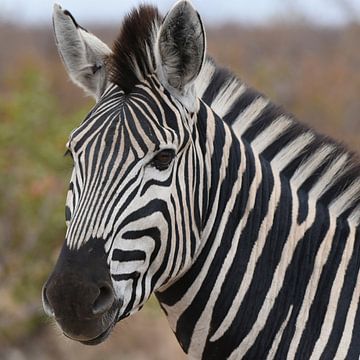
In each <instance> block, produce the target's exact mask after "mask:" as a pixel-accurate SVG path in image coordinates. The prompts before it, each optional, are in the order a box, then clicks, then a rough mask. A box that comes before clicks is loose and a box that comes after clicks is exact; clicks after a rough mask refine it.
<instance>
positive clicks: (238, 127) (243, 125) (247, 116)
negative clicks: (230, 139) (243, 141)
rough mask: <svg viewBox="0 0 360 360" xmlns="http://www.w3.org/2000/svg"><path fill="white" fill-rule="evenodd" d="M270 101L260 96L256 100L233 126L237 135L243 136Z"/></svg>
mask: <svg viewBox="0 0 360 360" xmlns="http://www.w3.org/2000/svg"><path fill="white" fill-rule="evenodd" d="M268 103H269V100H268V99H265V98H263V97H260V98H258V99H256V100H254V101H253V102H252V103H251V104H250V105H249V106H248V107H247V108H246V109H245V110H244V111H243V112H242V113H241V114H240V115H239V116H238V117H237V118H236V120H235V121H234V124H233V125H232V128H233V130H234V132H235V133H236V134H237V136H242V135H243V134H244V133H245V131H246V130H247V129H248V128H249V127H250V126H251V124H252V123H253V122H254V121H255V120H256V119H257V118H258V116H259V115H260V114H261V113H262V112H263V110H264V109H265V107H266V105H267V104H268Z"/></svg>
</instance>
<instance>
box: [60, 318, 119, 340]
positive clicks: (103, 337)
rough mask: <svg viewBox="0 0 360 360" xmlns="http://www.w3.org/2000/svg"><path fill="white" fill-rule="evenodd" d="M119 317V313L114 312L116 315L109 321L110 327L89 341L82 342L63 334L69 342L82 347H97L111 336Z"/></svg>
mask: <svg viewBox="0 0 360 360" xmlns="http://www.w3.org/2000/svg"><path fill="white" fill-rule="evenodd" d="M118 315H119V311H117V312H116V315H115V316H114V319H113V320H112V321H111V323H110V325H109V326H108V328H107V329H106V330H104V331H103V332H102V333H101V334H100V335H98V336H96V337H94V338H92V339H90V340H84V339H76V338H74V337H72V336H69V335H67V334H66V333H65V332H63V334H64V335H65V336H66V337H67V338H69V339H70V340H74V341H78V342H79V343H81V344H83V345H98V344H101V343H102V342H104V341H105V340H106V339H107V338H108V337H109V335H110V334H111V332H112V330H113V328H114V327H115V325H116V323H117V318H118Z"/></svg>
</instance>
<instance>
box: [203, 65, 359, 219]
mask: <svg viewBox="0 0 360 360" xmlns="http://www.w3.org/2000/svg"><path fill="white" fill-rule="evenodd" d="M196 92H197V95H198V96H199V97H200V98H202V100H203V101H204V102H205V103H206V104H208V105H209V106H210V107H211V108H212V109H213V111H214V112H215V113H217V114H218V115H219V116H220V117H221V118H222V119H223V120H224V121H225V122H226V123H228V124H229V125H230V126H231V127H232V129H233V131H234V132H235V134H236V135H237V136H238V137H239V138H241V139H242V140H243V141H244V142H246V143H248V144H249V145H250V147H251V148H252V149H253V150H254V151H255V152H256V153H258V154H259V155H260V156H261V157H262V158H264V159H266V161H268V162H269V163H270V165H271V167H272V168H273V169H274V170H278V171H279V172H280V173H281V175H283V176H285V177H286V178H288V179H289V180H290V182H291V183H293V184H295V187H296V188H297V190H298V191H303V192H304V193H306V194H309V195H308V196H309V197H310V196H313V197H314V198H315V200H317V201H319V202H320V203H322V204H324V205H325V206H327V207H329V209H330V211H331V212H332V213H334V214H335V215H337V216H340V215H342V216H344V217H349V219H350V220H351V221H352V222H354V223H355V224H359V223H360V160H359V157H358V155H356V154H355V153H353V152H351V151H349V150H348V149H347V148H346V146H344V145H343V144H341V143H339V142H337V141H335V140H333V139H331V138H328V137H326V136H324V135H321V134H319V133H317V132H316V131H315V130H313V129H311V128H310V127H308V126H306V125H304V124H302V123H301V122H300V121H298V120H297V119H296V118H295V117H294V116H293V115H291V114H289V113H287V112H286V111H285V110H284V109H283V108H281V107H280V106H278V105H276V104H274V103H273V102H271V101H270V100H269V99H268V98H267V97H266V96H264V95H263V94H261V93H260V92H258V91H256V90H254V89H252V88H251V87H248V86H247V85H246V84H245V83H243V82H242V81H240V80H239V79H238V78H237V77H236V76H235V75H234V74H233V73H231V72H230V71H229V70H227V69H225V68H221V67H219V66H217V65H216V64H215V62H214V61H213V60H212V59H211V58H208V59H207V61H206V63H205V65H204V67H203V69H202V72H201V73H200V75H199V78H198V80H197V83H196Z"/></svg>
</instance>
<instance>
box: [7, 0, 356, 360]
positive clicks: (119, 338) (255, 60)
mask: <svg viewBox="0 0 360 360" xmlns="http://www.w3.org/2000/svg"><path fill="white" fill-rule="evenodd" d="M139 2H140V1H125V0H123V1H121V2H120V1H118V0H104V1H101V2H92V1H89V0H86V1H85V0H77V1H76V2H74V1H70V0H66V1H65V0H64V1H63V2H62V5H63V7H66V8H68V9H69V10H71V11H72V13H73V15H74V16H75V17H76V18H77V20H78V21H79V22H80V23H81V24H82V25H83V26H85V27H86V28H88V29H90V30H91V31H92V32H94V33H95V34H97V35H98V36H99V37H101V38H102V39H103V40H105V41H106V42H107V43H108V44H110V45H111V43H112V41H113V40H114V38H115V37H116V34H117V32H118V29H119V26H120V23H121V19H122V17H123V16H124V15H125V14H126V13H127V12H128V11H129V10H130V9H131V8H132V7H133V6H135V5H137V3H139ZM141 2H142V1H141ZM152 2H153V3H156V0H153V1H152ZM193 2H194V4H195V6H196V7H197V8H198V10H199V12H200V13H201V14H202V15H203V17H204V22H205V26H206V28H207V33H208V48H209V53H211V54H212V55H213V56H214V57H215V59H217V61H218V62H219V63H221V64H223V65H226V66H228V67H230V68H231V69H233V70H234V71H235V72H236V73H237V74H238V75H239V77H241V78H242V79H243V80H244V81H246V82H247V83H248V84H250V85H252V86H254V87H255V88H257V89H258V90H260V91H261V92H263V93H265V94H267V95H268V96H269V97H270V98H271V99H273V100H274V101H275V102H277V103H280V104H282V105H283V106H284V107H285V108H286V109H287V110H289V111H290V112H292V113H294V114H295V115H296V116H297V117H298V118H299V119H301V120H302V121H303V122H305V123H307V124H309V125H311V126H313V127H314V128H316V129H317V130H319V131H321V132H323V133H326V134H329V135H331V136H333V137H335V138H336V139H338V140H339V141H342V142H344V143H345V144H347V145H348V146H349V147H350V148H351V149H353V150H355V151H357V152H359V151H360V99H359V95H360V23H359V19H360V2H359V1H358V0H302V1H300V0H299V1H297V0H272V1H269V0H252V1H238V0H234V1H228V0H227V1H222V2H221V5H220V7H219V2H218V1H215V0H207V1H206V2H205V1H200V0H194V1H193ZM157 3H158V5H159V7H160V9H161V10H162V12H163V13H165V12H166V11H167V10H168V8H169V7H170V6H171V5H172V3H173V1H172V0H159V1H158V2H157ZM52 4H53V2H52V1H48V0H32V1H27V0H0V359H1V360H5V359H6V360H23V359H37V360H38V359H40V360H41V359H77V360H81V359H131V360H142V359H154V360H165V359H169V356H170V358H171V359H174V360H176V359H184V356H183V355H182V353H181V351H180V349H179V346H178V345H177V343H176V340H175V337H174V335H173V334H172V333H171V330H170V328H169V327H168V325H167V321H166V319H165V317H164V316H163V315H162V313H161V311H160V310H159V307H158V305H157V304H156V301H155V300H154V299H152V300H151V301H150V303H149V304H148V305H147V306H146V307H145V309H144V310H142V311H141V312H140V313H139V314H137V315H135V316H134V317H132V318H130V319H127V320H125V321H124V322H123V323H121V324H118V326H117V327H116V330H115V332H114V334H113V335H112V337H111V339H110V340H108V341H107V342H106V343H105V344H103V345H100V346H98V347H95V348H87V347H84V346H82V345H79V344H75V343H73V342H71V341H68V340H66V339H65V338H64V337H63V336H62V335H61V333H60V331H59V330H58V329H57V328H56V326H55V325H54V324H52V323H51V322H50V321H49V320H47V319H46V318H45V317H44V315H43V312H42V307H41V299H40V298H41V295H40V293H41V286H42V284H43V282H44V281H45V279H46V277H47V275H48V274H49V272H50V271H51V269H52V266H53V264H54V263H55V260H56V258H57V255H58V251H59V248H60V245H61V244H62V242H63V236H64V232H65V222H64V202H65V196H66V189H67V185H68V181H69V178H70V172H71V166H72V165H71V160H70V159H68V158H64V157H63V156H62V155H63V153H64V150H65V143H66V140H67V137H68V134H69V132H70V131H71V130H72V129H73V128H74V127H76V126H77V124H79V123H80V122H81V121H82V119H83V118H84V116H85V114H86V113H87V112H88V111H89V110H90V108H91V106H92V104H93V102H92V100H91V99H89V98H86V97H84V95H83V93H82V92H81V90H79V89H77V88H76V87H75V86H74V85H72V84H71V83H70V81H69V80H68V78H67V75H66V73H65V71H64V69H63V67H62V64H61V62H60V60H59V57H58V54H57V52H56V48H55V46H54V40H53V36H52V30H51V12H52Z"/></svg>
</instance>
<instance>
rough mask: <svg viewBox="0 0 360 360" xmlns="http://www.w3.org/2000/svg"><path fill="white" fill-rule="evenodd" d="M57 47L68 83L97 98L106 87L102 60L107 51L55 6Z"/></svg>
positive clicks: (102, 44)
mask: <svg viewBox="0 0 360 360" xmlns="http://www.w3.org/2000/svg"><path fill="white" fill-rule="evenodd" d="M53 27H54V33H55V40H56V45H57V48H58V50H59V53H60V56H61V58H62V60H63V63H64V65H65V68H66V70H67V72H68V74H69V76H70V78H71V80H72V81H73V82H74V83H75V84H77V85H79V86H80V87H82V88H83V89H84V90H85V91H86V92H87V93H88V94H90V95H92V96H93V97H95V98H96V99H98V98H99V97H100V96H101V94H102V92H103V91H104V90H105V87H106V77H107V76H106V69H105V60H106V58H107V56H108V55H110V54H111V50H110V48H109V47H108V46H107V45H106V44H104V43H103V42H102V41H101V40H99V39H98V38H97V37H96V36H94V35H92V34H91V33H89V32H88V31H87V30H85V29H84V28H82V27H81V26H80V25H79V24H78V23H77V22H76V20H75V19H74V17H73V16H72V15H71V13H70V12H69V11H67V10H63V9H62V8H61V6H60V5H58V4H55V5H54V12H53Z"/></svg>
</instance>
